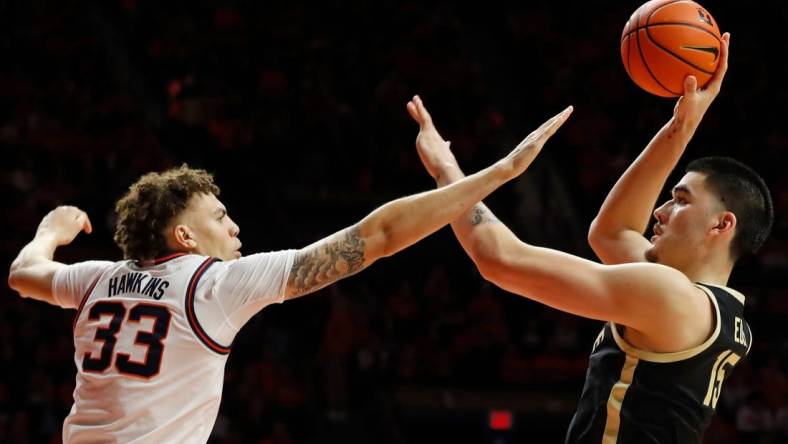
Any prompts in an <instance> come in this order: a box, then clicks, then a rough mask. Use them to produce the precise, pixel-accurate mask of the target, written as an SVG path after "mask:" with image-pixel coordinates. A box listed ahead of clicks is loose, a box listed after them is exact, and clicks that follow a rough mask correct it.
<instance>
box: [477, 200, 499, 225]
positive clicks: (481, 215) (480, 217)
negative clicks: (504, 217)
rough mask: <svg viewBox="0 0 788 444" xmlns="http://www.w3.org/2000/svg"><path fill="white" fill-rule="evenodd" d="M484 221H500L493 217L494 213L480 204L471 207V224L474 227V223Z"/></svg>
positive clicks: (483, 222)
mask: <svg viewBox="0 0 788 444" xmlns="http://www.w3.org/2000/svg"><path fill="white" fill-rule="evenodd" d="M486 223H490V224H498V223H501V221H500V220H498V218H497V217H495V215H494V214H492V212H491V211H490V210H488V209H486V208H484V207H483V206H482V205H476V206H475V207H473V212H472V213H471V225H473V226H474V227H475V226H476V225H481V224H486Z"/></svg>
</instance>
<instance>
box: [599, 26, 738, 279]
mask: <svg viewBox="0 0 788 444" xmlns="http://www.w3.org/2000/svg"><path fill="white" fill-rule="evenodd" d="M729 41H730V34H728V33H725V34H724V35H723V37H722V42H723V44H722V45H721V46H720V62H719V65H718V68H717V71H716V72H715V74H714V76H713V77H712V78H711V79H710V80H709V82H708V84H707V85H706V87H705V88H704V89H698V88H697V80H696V79H695V77H692V76H689V77H687V78H686V79H685V81H684V95H683V96H682V97H680V98H679V100H678V102H677V103H676V106H675V108H674V110H673V116H672V117H671V119H670V120H669V121H668V123H666V124H665V126H663V127H662V129H660V130H659V132H657V134H656V135H655V136H654V138H653V139H651V142H649V144H648V145H647V146H646V148H645V149H644V150H643V152H641V153H640V155H639V156H638V158H637V159H635V161H634V162H632V164H631V165H630V166H629V168H627V170H626V171H625V172H624V174H623V175H622V176H621V177H620V178H619V179H618V182H616V184H615V186H614V187H613V189H612V190H611V191H610V193H609V194H608V195H607V198H606V199H605V201H604V203H603V204H602V207H601V208H600V209H599V214H597V216H596V218H595V219H594V221H593V222H592V223H591V227H590V229H589V232H588V242H589V244H590V245H591V248H593V250H594V252H595V253H596V254H597V256H598V257H599V259H600V260H601V261H602V262H604V263H606V264H618V263H626V262H640V261H644V260H645V251H646V250H647V249H648V248H649V246H650V243H649V241H648V240H647V239H646V238H645V237H643V234H644V233H645V231H646V228H647V227H648V222H649V220H650V219H651V212H652V210H653V208H654V206H655V204H656V202H657V199H658V198H659V194H660V192H661V190H662V188H663V186H664V185H665V181H666V180H667V179H668V176H669V175H670V172H671V171H672V170H673V168H674V167H675V166H676V163H677V162H678V161H679V159H680V158H681V155H682V154H683V153H684V150H685V148H686V147H687V144H688V143H689V141H690V139H691V138H692V136H693V135H694V134H695V130H696V129H697V128H698V125H699V124H700V121H701V119H702V118H703V115H704V114H705V113H706V111H707V110H708V109H709V106H710V105H711V103H712V101H713V100H714V98H715V97H717V94H718V93H719V91H720V86H721V84H722V80H723V78H724V77H725V72H726V71H727V69H728V43H729Z"/></svg>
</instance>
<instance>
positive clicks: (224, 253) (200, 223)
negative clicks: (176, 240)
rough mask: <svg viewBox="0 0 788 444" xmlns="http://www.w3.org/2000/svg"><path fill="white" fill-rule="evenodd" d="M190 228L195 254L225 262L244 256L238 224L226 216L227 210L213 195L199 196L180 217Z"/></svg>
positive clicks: (193, 198)
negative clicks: (241, 249) (242, 254)
mask: <svg viewBox="0 0 788 444" xmlns="http://www.w3.org/2000/svg"><path fill="white" fill-rule="evenodd" d="M180 219H181V221H182V223H183V224H184V225H186V226H188V227H189V231H190V236H191V239H192V240H193V241H194V244H195V247H194V248H193V249H192V251H193V252H195V253H198V254H203V255H205V256H213V257H218V258H219V259H222V260H230V259H238V258H239V257H241V252H240V248H241V241H240V240H239V239H238V233H239V232H240V231H241V230H240V228H238V225H236V224H235V222H233V220H232V219H230V216H228V215H227V209H226V208H225V207H224V205H223V204H222V203H221V202H220V201H219V199H217V198H216V196H214V195H213V194H197V195H195V196H193V197H192V198H191V200H190V201H189V205H188V206H187V207H186V209H185V210H184V212H183V214H182V215H181V218H180Z"/></svg>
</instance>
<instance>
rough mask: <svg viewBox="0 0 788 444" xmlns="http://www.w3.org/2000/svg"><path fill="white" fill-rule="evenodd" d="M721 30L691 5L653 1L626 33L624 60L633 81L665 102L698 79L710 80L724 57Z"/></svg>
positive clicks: (639, 12) (642, 8)
mask: <svg viewBox="0 0 788 444" xmlns="http://www.w3.org/2000/svg"><path fill="white" fill-rule="evenodd" d="M721 44H722V43H721V41H720V29H719V28H718V27H717V22H716V21H715V20H714V18H713V17H712V16H711V14H709V12H708V11H706V9H705V8H704V7H703V6H701V5H699V4H697V3H695V2H693V1H689V0H651V1H649V2H646V3H644V4H643V5H642V6H640V7H639V8H638V9H637V10H636V11H635V12H634V13H633V14H632V16H631V17H630V18H629V21H627V24H626V25H625V26H624V32H623V33H622V34H621V59H622V60H623V62H624V68H626V70H627V74H629V77H630V78H632V80H633V81H634V82H635V83H636V84H637V85H638V86H639V87H641V88H643V89H644V90H646V91H648V92H650V93H652V94H656V95H658V96H662V97H677V96H680V95H682V94H683V93H684V79H685V77H687V76H688V75H690V74H691V75H694V76H695V77H696V78H697V79H698V88H702V87H703V86H704V85H705V84H706V82H708V81H709V79H710V78H711V76H712V74H714V71H715V70H716V69H717V62H718V61H719V56H720V45H721Z"/></svg>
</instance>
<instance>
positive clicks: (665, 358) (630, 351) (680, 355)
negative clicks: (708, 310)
mask: <svg viewBox="0 0 788 444" xmlns="http://www.w3.org/2000/svg"><path fill="white" fill-rule="evenodd" d="M695 286H696V287H698V288H700V289H701V290H703V291H704V292H705V293H706V295H707V296H708V297H709V299H711V302H712V303H713V304H714V310H715V312H716V317H715V318H714V323H715V326H714V333H712V335H711V336H709V338H708V339H706V341H704V342H703V344H700V345H698V346H695V347H692V348H690V349H687V350H683V351H678V352H671V353H657V352H651V351H646V350H641V349H639V348H637V347H635V346H633V345H631V344H630V343H629V342H627V340H626V339H624V337H623V336H621V335H620V334H619V333H618V326H617V325H616V324H614V323H613V322H611V323H610V331H612V332H613V339H614V340H615V341H616V344H618V347H619V348H620V349H621V350H623V351H624V353H626V354H627V355H632V356H636V357H637V358H639V359H642V360H644V361H649V362H659V363H666V362H678V361H683V360H685V359H689V358H691V357H693V356H696V355H698V354H699V353H701V352H702V351H704V350H706V349H707V348H709V346H710V345H711V344H712V343H714V341H716V340H717V337H718V336H719V335H720V306H719V304H717V298H716V297H715V296H714V293H712V292H711V290H709V289H708V288H705V287H703V286H702V285H698V284H695Z"/></svg>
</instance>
